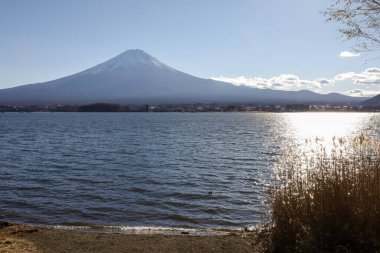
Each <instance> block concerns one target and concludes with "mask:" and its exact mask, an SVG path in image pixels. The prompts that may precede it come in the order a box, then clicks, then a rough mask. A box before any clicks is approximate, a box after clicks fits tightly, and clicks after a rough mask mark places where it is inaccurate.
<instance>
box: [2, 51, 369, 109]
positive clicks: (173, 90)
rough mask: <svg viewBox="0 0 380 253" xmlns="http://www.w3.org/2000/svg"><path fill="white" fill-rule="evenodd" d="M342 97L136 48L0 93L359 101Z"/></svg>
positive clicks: (93, 98)
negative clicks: (207, 72) (189, 69)
mask: <svg viewBox="0 0 380 253" xmlns="http://www.w3.org/2000/svg"><path fill="white" fill-rule="evenodd" d="M363 100H364V98H355V97H350V96H345V95H341V94H337V93H330V94H326V95H324V94H318V93H315V92H312V91H308V90H301V91H283V90H271V89H257V88H251V87H247V86H235V85H233V84H230V83H225V82H220V81H216V80H211V79H203V78H198V77H195V76H192V75H189V74H186V73H183V72H181V71H178V70H176V69H174V68H172V67H170V66H168V65H166V64H164V63H162V62H161V61H159V60H158V59H156V58H154V57H152V56H150V55H149V54H147V53H145V52H144V51H143V50H140V49H134V50H128V51H125V52H124V53H122V54H120V55H118V56H116V57H114V58H112V59H110V60H108V61H106V62H103V63H101V64H98V65H96V66H94V67H92V68H89V69H87V70H84V71H82V72H79V73H76V74H73V75H70V76H67V77H63V78H59V79H56V80H52V81H48V82H43V83H36V84H28V85H22V86H18V87H14V88H8V89H2V90H0V104H3V105H4V104H12V105H41V104H88V103H99V102H103V103H120V104H143V103H155V104H170V103H250V104H286V103H340V104H342V103H348V104H349V103H359V102H361V101H363Z"/></svg>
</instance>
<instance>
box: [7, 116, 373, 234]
mask: <svg viewBox="0 0 380 253" xmlns="http://www.w3.org/2000/svg"><path fill="white" fill-rule="evenodd" d="M371 115H373V114H367V113H293V114H286V113H284V114H276V113H273V114H272V113H1V114H0V219H3V220H7V221H10V222H15V223H29V224H38V225H74V226H75V225H77V226H80V225H86V224H99V225H111V226H154V227H156V226H163V227H193V228H241V227H243V226H246V225H251V224H257V223H260V222H261V217H262V213H263V212H264V211H265V210H266V208H265V200H266V197H267V194H266V192H267V189H266V187H265V186H266V185H268V184H269V183H270V181H271V179H272V168H273V166H274V164H275V163H276V162H278V161H279V159H280V158H281V155H282V154H283V152H284V151H285V150H284V149H285V148H286V146H287V145H289V144H292V143H293V144H300V143H302V142H303V140H304V139H305V138H309V137H311V138H314V137H315V136H320V137H323V138H325V139H326V140H329V139H330V138H331V137H332V136H342V135H344V136H350V135H352V134H353V133H355V132H357V131H360V130H361V129H363V128H365V127H366V124H367V121H368V120H369V118H370V117H371Z"/></svg>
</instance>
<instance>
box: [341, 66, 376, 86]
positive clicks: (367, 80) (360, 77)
mask: <svg viewBox="0 0 380 253" xmlns="http://www.w3.org/2000/svg"><path fill="white" fill-rule="evenodd" d="M335 80H337V81H342V80H350V81H352V82H354V83H355V84H363V85H366V84H380V68H367V69H366V70H364V71H363V72H360V73H355V72H346V73H342V74H338V75H336V76H335Z"/></svg>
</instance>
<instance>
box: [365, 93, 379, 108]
mask: <svg viewBox="0 0 380 253" xmlns="http://www.w3.org/2000/svg"><path fill="white" fill-rule="evenodd" d="M361 105H363V106H380V94H379V95H376V96H374V97H373V98H370V99H367V100H364V101H363V102H362V103H361Z"/></svg>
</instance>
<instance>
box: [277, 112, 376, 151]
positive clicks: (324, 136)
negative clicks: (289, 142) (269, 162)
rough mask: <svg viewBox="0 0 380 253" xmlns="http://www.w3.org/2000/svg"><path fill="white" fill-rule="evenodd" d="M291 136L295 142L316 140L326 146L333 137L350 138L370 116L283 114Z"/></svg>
mask: <svg viewBox="0 0 380 253" xmlns="http://www.w3.org/2000/svg"><path fill="white" fill-rule="evenodd" d="M284 117H285V122H286V123H287V125H288V127H289V133H290V135H291V138H292V139H294V141H295V142H296V143H297V144H302V143H304V142H305V140H311V141H314V140H318V141H319V142H322V143H323V144H324V145H325V146H326V147H328V146H330V145H331V144H332V140H333V138H334V137H335V138H341V137H343V138H345V139H350V138H352V137H353V136H354V135H355V134H357V133H358V132H360V131H361V130H362V129H363V128H364V127H365V124H366V121H367V120H368V118H369V117H370V114H368V113H334V112H328V113H291V114H285V115H284Z"/></svg>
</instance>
